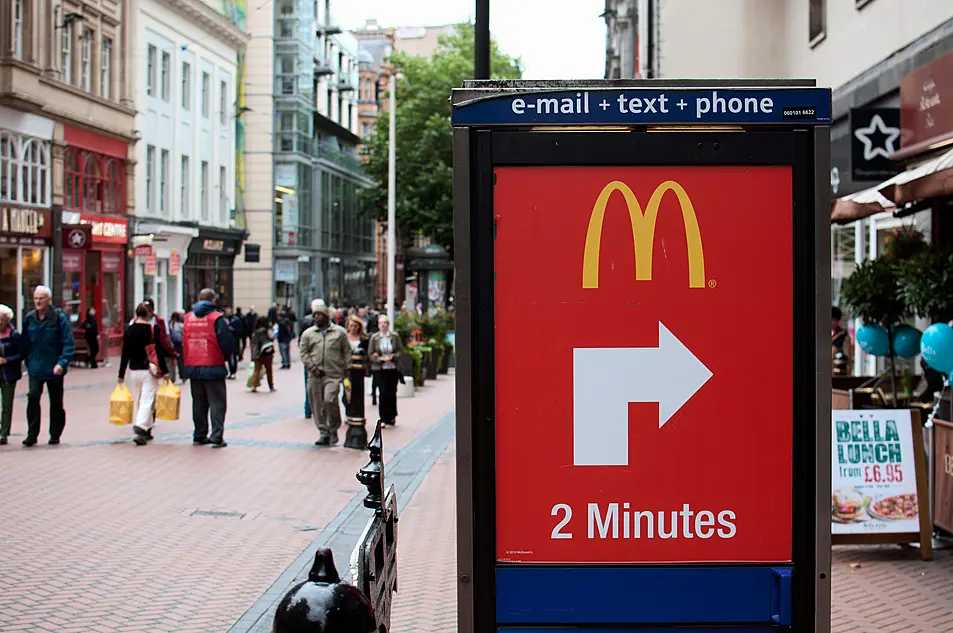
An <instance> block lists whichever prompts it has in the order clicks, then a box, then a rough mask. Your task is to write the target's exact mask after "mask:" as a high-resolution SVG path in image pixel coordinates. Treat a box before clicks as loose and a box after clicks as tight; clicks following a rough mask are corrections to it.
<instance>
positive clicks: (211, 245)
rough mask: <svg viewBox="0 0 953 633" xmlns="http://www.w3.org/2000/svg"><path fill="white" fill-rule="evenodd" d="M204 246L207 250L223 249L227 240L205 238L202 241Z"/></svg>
mask: <svg viewBox="0 0 953 633" xmlns="http://www.w3.org/2000/svg"><path fill="white" fill-rule="evenodd" d="M202 248H204V249H205V250H207V251H221V250H224V249H225V242H223V241H222V240H205V241H204V242H202Z"/></svg>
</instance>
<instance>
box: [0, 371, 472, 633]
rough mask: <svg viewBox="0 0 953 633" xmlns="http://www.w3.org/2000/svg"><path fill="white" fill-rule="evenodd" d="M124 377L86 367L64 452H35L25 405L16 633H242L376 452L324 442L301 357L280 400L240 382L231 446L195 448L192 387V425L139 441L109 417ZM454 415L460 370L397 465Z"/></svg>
mask: <svg viewBox="0 0 953 633" xmlns="http://www.w3.org/2000/svg"><path fill="white" fill-rule="evenodd" d="M115 372H116V368H115V366H113V367H112V368H104V369H99V370H95V371H93V370H82V369H74V370H72V371H71V372H70V374H69V376H68V382H67V388H68V391H67V398H66V403H67V427H66V432H65V434H64V436H63V444H62V445H60V446H58V447H51V446H47V445H46V443H45V441H46V439H47V438H46V436H45V435H42V434H41V444H40V445H38V446H37V447H34V448H32V449H24V448H22V447H21V446H20V440H21V439H22V437H23V434H24V431H25V420H24V415H25V413H24V412H25V407H26V401H25V398H18V399H17V400H16V405H15V406H16V411H15V415H14V429H13V432H14V436H12V437H11V445H9V446H5V447H0V468H2V471H0V472H2V482H3V484H2V487H0V490H2V492H3V497H2V504H0V551H2V552H3V556H2V557H0V631H3V632H4V633H7V632H13V631H24V632H30V633H38V632H41V631H49V632H56V633H65V632H70V631H97V632H99V633H110V632H114V631H123V632H135V631H176V632H180V633H184V632H187V631H195V632H203V633H206V632H213V631H227V630H228V629H229V628H230V627H231V626H232V625H233V624H234V623H235V622H236V621H237V620H239V618H240V617H241V616H242V614H243V613H245V612H246V610H248V609H249V607H250V606H251V605H252V604H253V603H254V602H255V601H256V599H258V598H259V596H260V595H261V594H262V593H263V592H264V591H265V590H266V589H268V587H269V586H271V585H272V583H273V582H275V580H276V578H278V576H279V575H280V574H282V572H284V571H285V569H286V568H287V567H288V566H289V565H290V564H291V563H292V562H293V561H294V560H295V558H296V557H297V556H298V555H299V554H300V553H301V552H302V551H303V550H305V548H307V547H308V546H309V545H310V544H311V543H312V542H313V541H314V540H315V538H316V537H317V536H318V535H320V534H321V532H322V530H323V529H325V528H326V526H328V524H329V523H330V522H331V521H332V520H333V519H334V517H335V516H336V515H337V514H338V513H339V512H341V510H342V509H344V508H345V506H346V505H348V503H349V502H350V501H351V500H352V499H354V498H355V496H356V495H359V494H361V493H362V492H363V491H364V489H363V487H362V486H360V484H359V483H358V482H357V481H356V479H355V477H354V475H355V472H356V471H357V469H358V468H360V467H361V466H362V465H363V464H364V463H366V461H367V453H366V452H359V451H351V450H348V449H344V448H333V449H318V448H315V447H314V446H313V442H314V440H315V439H316V436H317V433H316V431H315V428H314V425H313V423H312V422H311V421H309V420H305V419H304V417H303V397H304V395H303V394H304V385H303V375H302V368H301V365H300V363H295V365H294V367H293V368H292V370H290V371H276V372H275V374H276V377H277V383H278V384H277V386H278V392H277V393H274V394H270V393H257V394H251V393H248V392H247V390H246V389H245V388H244V384H243V382H244V381H243V380H238V381H234V382H230V383H229V415H228V424H227V426H226V439H227V441H228V443H229V447H228V448H226V449H224V450H213V449H210V448H208V447H193V446H192V445H191V422H190V415H189V412H190V411H191V401H190V398H189V396H188V389H187V388H186V389H185V390H184V392H183V402H182V412H183V415H182V416H181V417H182V419H181V420H179V421H178V422H171V423H170V422H160V423H159V426H157V428H156V431H155V432H156V440H155V442H154V443H153V444H151V445H149V446H147V447H136V446H135V445H134V444H132V442H131V430H130V429H129V428H128V427H119V428H117V427H112V426H110V425H109V424H108V422H107V410H108V397H109V394H110V392H111V391H112V388H113V386H114V384H115ZM242 376H244V371H243V372H242ZM24 382H25V381H24ZM24 387H25V384H22V383H21V389H23V388H24ZM452 407H453V378H452V376H450V377H443V378H441V379H440V380H437V381H429V382H428V384H427V386H426V387H424V388H423V389H421V390H418V393H417V396H416V397H414V398H410V399H402V400H400V402H399V409H400V416H399V418H398V425H397V427H396V428H393V429H387V430H386V431H385V436H384V442H385V458H387V459H388V460H390V459H392V458H393V457H395V456H396V455H398V454H399V451H400V450H401V449H402V448H403V447H404V446H406V445H407V444H408V443H409V442H411V441H412V440H414V439H415V438H416V437H418V436H420V435H421V434H422V433H424V432H426V431H427V430H428V429H429V428H431V427H433V426H434V424H435V423H436V422H437V421H438V420H441V419H444V418H445V417H446V415H447V414H448V413H449V412H450V411H451V409H452ZM374 412H375V410H374V409H373V408H369V411H368V418H369V419H375V420H376V418H374V417H373V416H374ZM44 415H45V412H44ZM43 429H44V432H45V431H46V420H45V418H44V422H43ZM342 433H343V429H342ZM362 516H363V515H362ZM347 554H349V552H347V553H340V554H339V556H340V558H341V561H340V562H341V564H345V565H346V560H347Z"/></svg>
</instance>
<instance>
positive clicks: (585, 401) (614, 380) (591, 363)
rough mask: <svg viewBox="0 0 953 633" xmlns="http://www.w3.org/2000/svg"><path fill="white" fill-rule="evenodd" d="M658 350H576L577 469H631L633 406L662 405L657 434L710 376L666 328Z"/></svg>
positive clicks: (574, 419) (574, 428)
mask: <svg viewBox="0 0 953 633" xmlns="http://www.w3.org/2000/svg"><path fill="white" fill-rule="evenodd" d="M658 340H659V344H658V347H629V348H613V347H605V348H576V349H574V350H573V359H572V376H573V377H572V382H573V387H572V396H573V403H572V431H573V464H574V465H576V466H627V465H628V464H629V403H630V402H658V405H659V428H662V427H663V426H665V423H666V422H668V421H669V419H671V417H672V416H673V415H675V413H676V412H678V410H679V409H681V408H682V405H684V404H685V403H686V402H688V400H689V399H690V398H691V397H692V396H693V395H695V392H697V391H698V390H699V389H701V388H702V386H703V385H704V384H705V383H706V382H708V379H709V378H711V376H712V373H711V371H709V370H708V368H707V367H705V365H704V364H703V363H702V362H701V361H700V360H698V359H697V358H696V357H695V355H694V354H692V353H691V351H690V350H689V349H688V348H687V347H685V346H684V345H683V344H682V342H681V341H679V340H678V339H677V338H675V335H674V334H672V333H671V332H670V331H669V330H668V328H666V327H665V326H664V325H662V323H659V324H658Z"/></svg>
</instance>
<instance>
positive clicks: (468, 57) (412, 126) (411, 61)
mask: <svg viewBox="0 0 953 633" xmlns="http://www.w3.org/2000/svg"><path fill="white" fill-rule="evenodd" d="M473 37H474V28H473V25H471V24H461V25H459V26H458V27H457V29H456V31H454V32H453V33H451V34H449V35H445V36H442V37H441V38H440V46H439V48H438V49H437V51H436V52H435V53H434V54H433V55H432V56H431V57H430V59H425V58H422V57H412V56H410V55H406V54H402V53H395V54H393V55H392V56H391V57H390V62H391V63H392V64H393V66H394V68H395V69H396V70H397V72H398V73H400V74H402V75H403V76H402V77H400V76H399V78H398V80H397V95H396V97H397V99H396V100H397V150H396V152H397V165H396V170H397V191H396V200H397V207H396V215H397V228H398V230H399V231H400V234H401V235H402V236H403V237H404V238H405V239H410V238H412V237H413V236H414V235H415V234H417V233H420V234H422V235H424V236H426V237H429V238H430V239H431V240H433V241H434V242H436V243H437V244H440V245H441V246H443V247H444V248H446V249H447V251H448V252H449V253H450V254H451V256H452V254H453V190H452V182H451V180H452V179H451V174H452V164H453V163H452V154H453V152H452V146H451V128H450V102H449V98H450V92H451V90H452V89H453V88H459V87H461V86H462V85H463V81H464V80H466V79H472V78H473V57H474V55H473V48H474V46H473V44H474V42H473ZM490 45H491V51H490V54H491V64H490V65H491V69H492V77H493V78H494V79H519V78H520V76H521V75H522V69H521V67H520V61H519V59H514V58H512V57H510V56H509V55H506V54H504V53H503V52H501V51H500V49H499V47H498V46H497V44H496V42H495V41H494V42H491V43H490ZM389 125H390V121H389V114H388V113H387V112H382V113H381V114H379V115H378V117H377V123H376V126H375V131H374V134H373V135H372V136H371V137H370V139H365V142H366V143H367V145H366V151H367V156H368V160H367V165H366V167H367V172H368V174H369V175H370V176H371V178H373V179H374V181H375V182H376V183H377V186H376V187H371V188H369V189H366V190H364V191H363V192H362V195H363V196H364V197H365V200H366V202H367V203H368V206H369V208H370V209H371V210H372V212H373V213H374V214H375V216H376V217H377V218H378V219H380V220H381V221H386V220H387V146H388V134H389Z"/></svg>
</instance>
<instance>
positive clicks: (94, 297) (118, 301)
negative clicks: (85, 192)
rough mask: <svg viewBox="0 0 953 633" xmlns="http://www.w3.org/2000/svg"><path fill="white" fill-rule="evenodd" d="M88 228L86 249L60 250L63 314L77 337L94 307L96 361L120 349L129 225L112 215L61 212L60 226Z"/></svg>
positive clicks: (126, 221)
mask: <svg viewBox="0 0 953 633" xmlns="http://www.w3.org/2000/svg"><path fill="white" fill-rule="evenodd" d="M76 224H80V225H84V224H85V225H90V227H91V234H92V242H91V243H90V244H89V247H88V248H87V249H67V248H64V249H62V250H61V251H60V257H59V259H60V262H61V266H62V270H63V285H62V291H61V294H60V297H61V298H62V306H61V307H62V308H63V311H64V312H66V314H67V315H68V316H69V319H70V322H71V323H72V324H73V328H74V333H75V334H77V335H78V334H79V329H80V324H81V323H82V322H83V320H84V319H85V318H86V313H87V312H88V311H89V309H90V308H96V319H97V320H98V322H99V328H100V332H101V333H102V340H103V342H105V346H101V347H100V358H99V360H105V358H106V356H107V355H109V356H116V355H118V354H119V352H120V351H121V348H122V334H123V330H124V327H123V325H124V323H125V321H126V311H125V305H124V304H125V301H124V295H123V289H124V288H125V258H126V245H127V243H128V241H129V222H128V220H126V219H125V218H122V217H116V216H106V215H96V214H92V213H78V212H76V211H63V226H64V227H67V226H69V225H76Z"/></svg>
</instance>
